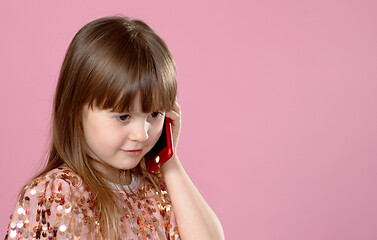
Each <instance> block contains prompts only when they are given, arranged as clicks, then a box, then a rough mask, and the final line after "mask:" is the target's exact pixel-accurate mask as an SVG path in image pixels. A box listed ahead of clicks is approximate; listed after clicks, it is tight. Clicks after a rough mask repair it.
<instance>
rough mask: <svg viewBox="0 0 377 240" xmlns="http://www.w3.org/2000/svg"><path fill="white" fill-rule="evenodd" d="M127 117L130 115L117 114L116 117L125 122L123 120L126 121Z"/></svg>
mask: <svg viewBox="0 0 377 240" xmlns="http://www.w3.org/2000/svg"><path fill="white" fill-rule="evenodd" d="M129 118H130V115H127V114H124V115H120V116H117V119H118V120H119V121H121V122H125V121H127V120H128V119H129Z"/></svg>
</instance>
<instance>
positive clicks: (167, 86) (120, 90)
mask: <svg viewBox="0 0 377 240" xmlns="http://www.w3.org/2000/svg"><path fill="white" fill-rule="evenodd" d="M128 47H129V46H128ZM132 47H134V48H135V46H132ZM138 47H139V46H136V48H138ZM137 50H138V51H130V52H132V53H133V54H130V55H131V56H128V57H125V58H123V59H121V60H119V61H116V57H112V59H109V60H110V61H109V62H107V63H105V64H104V65H106V66H104V67H100V66H98V65H97V66H96V69H95V70H96V73H92V76H93V78H96V79H97V80H98V79H100V80H99V81H96V80H94V82H97V86H95V88H94V89H95V90H94V91H92V94H91V95H92V96H90V97H89V98H88V99H90V100H89V105H90V106H93V105H95V106H96V107H98V108H100V109H111V110H112V111H114V112H130V111H133V107H134V106H135V104H140V106H141V109H142V111H143V112H154V111H168V110H171V109H172V107H173V105H174V101H175V98H176V91H177V86H176V79H175V77H176V76H175V64H174V62H173V61H171V59H169V58H166V57H167V56H166V55H165V56H164V55H163V54H156V53H155V52H154V53H153V52H151V51H150V50H149V49H140V47H139V48H138V49H137ZM148 50H149V51H148ZM135 52H136V53H138V54H137V55H136V56H135V54H134V53H135ZM118 53H119V51H118ZM123 54H124V53H123ZM124 55H126V56H127V54H124ZM153 55H157V56H153ZM107 57H108V56H107ZM156 60H157V61H156ZM99 65H100V64H99ZM109 69H112V70H111V71H109ZM138 96H139V99H140V102H139V103H135V102H134V101H135V99H136V98H137V97H138Z"/></svg>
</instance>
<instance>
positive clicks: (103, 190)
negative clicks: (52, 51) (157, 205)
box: [38, 17, 177, 236]
mask: <svg viewBox="0 0 377 240" xmlns="http://www.w3.org/2000/svg"><path fill="white" fill-rule="evenodd" d="M176 92H177V83H176V73H175V63H174V60H173V58H172V55H171V53H170V51H169V49H168V47H167V46H166V44H165V43H164V41H163V40H162V39H161V38H160V37H159V36H158V35H157V34H156V33H155V32H154V31H153V30H152V29H151V28H150V27H149V26H148V25H147V24H145V23H144V22H142V21H140V20H130V19H128V18H124V17H107V18H101V19H97V20H95V21H92V22H90V23H88V24H87V25H85V26H84V27H83V28H81V29H80V30H79V32H78V33H77V34H76V35H75V37H74V38H73V40H72V42H71V43H70V45H69V48H68V50H67V53H66V56H65V59H64V62H63V65H62V68H61V72H60V75H59V80H58V84H57V87H56V93H55V98H54V103H53V113H52V136H51V145H50V152H49V157H48V160H47V165H46V167H45V168H44V169H43V170H42V171H41V172H40V173H39V174H38V176H41V175H43V174H45V173H47V172H48V171H50V170H52V169H54V168H57V167H59V166H61V165H62V164H66V165H67V166H68V167H70V168H71V169H72V170H73V171H75V172H76V173H77V174H78V175H79V176H80V177H81V178H82V179H83V181H84V183H85V184H86V185H87V187H88V188H89V190H90V192H91V194H92V196H94V197H95V201H94V204H95V206H94V207H95V208H94V209H95V210H96V214H97V216H98V218H99V223H100V226H101V229H102V230H103V231H104V232H103V234H104V236H110V235H112V234H114V235H112V236H117V232H116V229H117V221H118V220H117V219H116V218H115V217H114V216H115V215H116V214H115V212H116V209H115V208H114V206H115V202H114V195H113V191H112V190H111V189H110V188H109V187H107V185H106V184H105V182H104V180H103V179H102V178H101V177H99V176H101V174H100V173H99V171H98V170H96V169H95V168H94V167H93V165H92V163H91V158H90V157H89V155H88V153H89V152H88V146H87V144H86V142H85V138H84V132H83V127H82V109H83V106H84V105H85V104H88V105H89V106H92V107H93V106H95V107H98V108H100V109H112V110H114V111H118V112H127V111H129V110H130V108H131V107H132V106H133V101H134V99H135V97H136V96H137V95H138V94H140V99H141V102H140V104H141V108H142V111H143V112H151V111H154V110H156V109H159V110H162V111H168V110H170V109H172V107H173V104H174V101H175V98H176ZM145 165H146V164H145V159H144V158H143V160H142V161H141V162H140V163H139V165H138V166H137V167H136V168H137V170H138V173H140V174H142V175H143V176H146V177H147V179H149V180H151V181H152V182H153V179H154V177H153V176H151V175H150V174H148V173H147V171H146V167H145ZM111 229H112V233H110V231H111Z"/></svg>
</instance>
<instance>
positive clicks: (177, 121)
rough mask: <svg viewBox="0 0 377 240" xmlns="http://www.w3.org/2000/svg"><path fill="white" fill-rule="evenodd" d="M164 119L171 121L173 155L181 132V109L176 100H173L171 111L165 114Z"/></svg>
mask: <svg viewBox="0 0 377 240" xmlns="http://www.w3.org/2000/svg"><path fill="white" fill-rule="evenodd" d="M166 117H168V118H170V119H171V120H172V133H173V148H174V153H176V151H177V145H178V140H179V134H180V132H181V107H180V106H179V104H178V100H177V98H176V99H175V102H174V106H173V108H172V110H170V111H168V112H166Z"/></svg>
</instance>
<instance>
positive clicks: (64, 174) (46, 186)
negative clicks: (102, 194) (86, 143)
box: [7, 167, 93, 239]
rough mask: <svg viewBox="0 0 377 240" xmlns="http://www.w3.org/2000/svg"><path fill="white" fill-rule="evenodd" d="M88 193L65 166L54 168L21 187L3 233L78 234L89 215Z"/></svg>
mask: <svg viewBox="0 0 377 240" xmlns="http://www.w3.org/2000/svg"><path fill="white" fill-rule="evenodd" d="M90 199H91V196H90V193H89V191H88V189H87V188H86V187H85V185H84V184H83V181H82V179H81V178H80V177H79V176H78V175H77V174H76V173H75V172H73V171H72V170H71V169H69V168H66V167H64V168H56V169H53V170H51V171H49V172H47V173H45V174H43V175H41V176H39V177H37V178H35V179H33V180H32V181H30V182H29V183H28V184H26V186H25V187H24V188H23V190H22V191H21V193H20V195H19V197H18V201H17V203H16V206H15V210H14V212H13V215H12V217H11V222H10V224H9V228H8V234H7V236H8V237H10V238H12V237H24V238H25V236H28V237H30V238H37V239H38V238H40V237H45V236H48V237H55V238H57V239H59V237H60V238H69V236H70V235H69V234H71V235H72V234H74V232H75V233H76V234H78V236H82V233H83V230H85V225H86V224H87V221H85V217H86V218H87V219H86V220H90V218H93V213H92V211H91V204H90V203H91V201H90Z"/></svg>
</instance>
